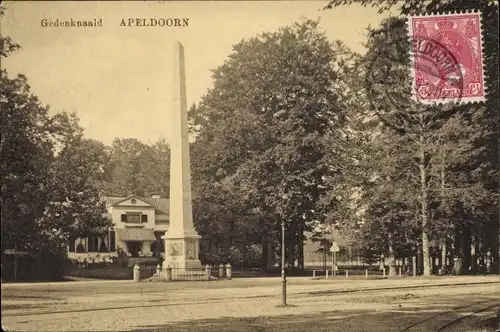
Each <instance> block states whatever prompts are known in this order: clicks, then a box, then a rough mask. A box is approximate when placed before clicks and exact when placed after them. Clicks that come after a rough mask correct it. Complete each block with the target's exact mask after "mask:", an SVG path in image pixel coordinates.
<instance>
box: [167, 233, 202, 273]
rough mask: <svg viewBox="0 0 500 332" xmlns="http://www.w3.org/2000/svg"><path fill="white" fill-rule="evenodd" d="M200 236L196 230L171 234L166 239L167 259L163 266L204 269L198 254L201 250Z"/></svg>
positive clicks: (179, 268)
mask: <svg viewBox="0 0 500 332" xmlns="http://www.w3.org/2000/svg"><path fill="white" fill-rule="evenodd" d="M200 238H201V236H199V235H198V234H197V233H196V232H195V231H191V232H184V234H180V235H175V234H169V233H168V232H167V235H165V236H164V237H163V239H164V240H165V260H164V261H163V265H162V266H163V268H166V267H167V266H170V267H171V268H172V270H181V269H184V270H190V269H200V270H201V269H202V265H201V262H200V260H199V259H198V254H199V252H200Z"/></svg>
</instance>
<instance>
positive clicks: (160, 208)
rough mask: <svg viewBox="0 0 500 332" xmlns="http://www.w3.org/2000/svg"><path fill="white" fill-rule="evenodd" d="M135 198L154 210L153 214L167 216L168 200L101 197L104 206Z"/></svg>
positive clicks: (138, 197)
mask: <svg viewBox="0 0 500 332" xmlns="http://www.w3.org/2000/svg"><path fill="white" fill-rule="evenodd" d="M131 197H135V198H137V199H140V200H141V201H144V202H146V203H148V204H150V205H152V206H154V208H155V214H164V215H169V210H170V209H169V204H170V200H169V199H168V198H152V197H140V196H128V197H117V196H101V200H103V201H104V202H105V203H106V205H115V204H117V203H119V202H121V201H124V200H125V199H127V198H131Z"/></svg>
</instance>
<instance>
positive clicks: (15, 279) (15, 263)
mask: <svg viewBox="0 0 500 332" xmlns="http://www.w3.org/2000/svg"><path fill="white" fill-rule="evenodd" d="M14 281H17V244H16V245H15V246H14Z"/></svg>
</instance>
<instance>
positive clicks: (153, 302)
mask: <svg viewBox="0 0 500 332" xmlns="http://www.w3.org/2000/svg"><path fill="white" fill-rule="evenodd" d="M489 283H491V282H488V283H484V284H489ZM493 283H497V282H493ZM480 284H483V283H480ZM477 285H478V283H469V284H463V285H462V286H477ZM456 286H457V284H451V285H427V286H426V287H423V285H416V286H414V287H412V286H402V287H401V286H398V287H386V288H378V289H374V288H367V289H353V290H337V291H323V292H321V291H318V292H297V293H291V294H289V297H290V298H296V297H299V298H300V297H302V296H303V295H310V296H327V295H331V294H348V293H378V292H385V291H388V290H406V289H408V290H410V289H423V288H425V289H432V288H442V287H456ZM256 298H276V294H269V295H268V294H265V295H253V296H238V297H229V298H214V299H210V300H206V301H176V302H172V301H168V300H167V301H164V300H161V299H160V300H158V299H156V300H151V301H150V303H148V304H144V305H134V306H127V305H121V306H120V305H115V306H110V307H101V308H86V309H73V310H53V309H52V310H51V309H48V310H46V311H40V312H19V313H9V312H5V311H4V312H3V313H2V316H5V317H24V316H43V315H53V314H71V313H83V312H92V311H95V312H98V311H106V310H123V309H134V308H151V307H167V306H179V305H194V304H214V303H223V302H228V301H234V300H252V299H256ZM160 301H161V303H158V302H160ZM490 301H493V300H490ZM480 303H482V302H480ZM475 304H477V303H475ZM469 306H472V305H468V306H463V307H458V308H455V310H458V309H461V308H466V307H469ZM446 313H449V312H446ZM446 313H441V314H439V315H435V316H434V317H431V318H429V319H426V320H424V321H422V322H421V323H424V322H425V321H429V320H431V319H433V318H435V317H438V316H442V315H444V314H446ZM419 324H420V323H417V324H415V326H416V325H419ZM411 327H412V326H410V327H409V328H411ZM409 328H407V329H405V330H403V331H407V330H408V329H409ZM403 331H401V332H403Z"/></svg>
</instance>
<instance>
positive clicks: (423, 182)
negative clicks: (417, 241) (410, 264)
mask: <svg viewBox="0 0 500 332" xmlns="http://www.w3.org/2000/svg"><path fill="white" fill-rule="evenodd" d="M425 166H426V164H425V151H424V142H423V136H422V135H420V161H419V169H420V205H421V211H420V213H421V218H422V256H423V268H424V271H423V275H424V276H430V275H431V274H432V273H431V272H432V271H431V265H430V263H431V261H430V257H429V238H428V234H427V224H428V222H429V206H428V203H429V202H428V195H427V170H426V167H425Z"/></svg>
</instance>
